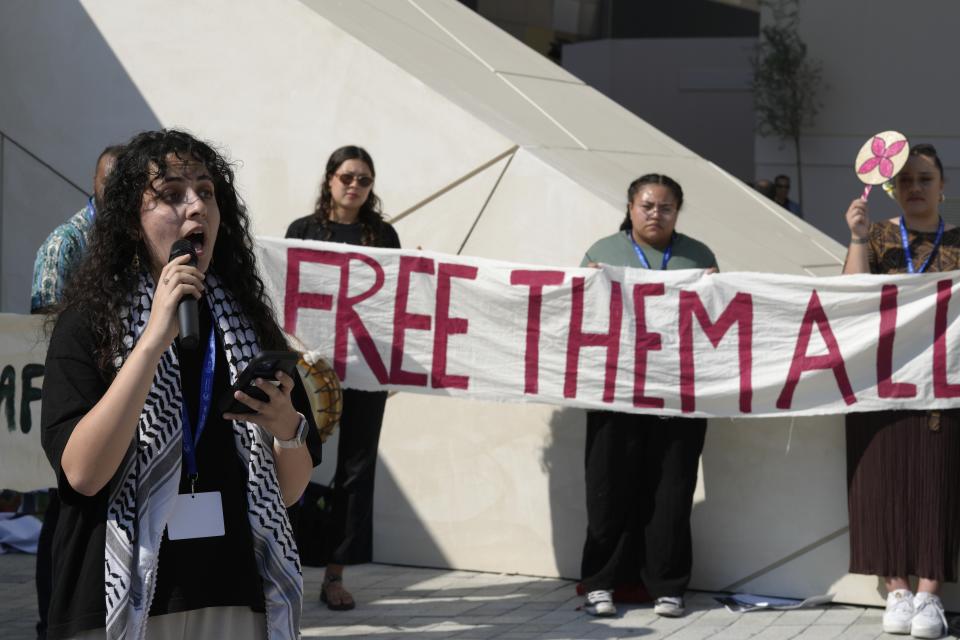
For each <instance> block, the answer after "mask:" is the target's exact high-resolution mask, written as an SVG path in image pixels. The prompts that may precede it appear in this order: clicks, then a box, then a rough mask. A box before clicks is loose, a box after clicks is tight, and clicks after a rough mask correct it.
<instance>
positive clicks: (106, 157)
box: [30, 146, 121, 313]
mask: <svg viewBox="0 0 960 640" xmlns="http://www.w3.org/2000/svg"><path fill="white" fill-rule="evenodd" d="M120 150H121V147H119V146H110V147H107V148H106V149H104V150H103V151H102V152H100V156H99V157H98V158H97V170H96V173H95V174H94V176H93V193H94V195H93V197H91V198H90V199H89V200H88V201H87V206H85V207H84V208H83V209H81V210H80V211H78V212H77V213H75V214H74V215H73V216H72V217H71V218H70V219H69V220H67V221H66V222H64V223H63V224H61V225H60V226H59V227H57V228H56V229H54V230H53V232H51V233H50V235H49V236H47V239H46V240H45V241H44V243H43V244H42V245H40V248H39V249H37V258H36V261H35V262H34V263H33V287H32V288H31V291H30V313H43V312H44V311H46V310H47V309H50V308H52V307H53V306H55V305H56V304H57V303H58V302H59V301H60V297H61V296H62V295H63V288H64V285H65V284H66V281H67V278H69V277H70V274H72V273H73V272H74V271H75V270H76V268H77V265H78V264H80V259H81V258H82V257H83V250H84V248H85V247H86V245H87V234H88V233H89V232H90V229H91V227H93V217H94V216H95V215H96V212H97V206H96V203H97V201H102V200H103V189H104V187H105V185H106V183H107V176H108V175H109V174H110V170H111V169H113V164H114V162H115V161H116V159H117V156H118V155H119V154H120Z"/></svg>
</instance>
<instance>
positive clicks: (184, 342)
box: [167, 239, 200, 349]
mask: <svg viewBox="0 0 960 640" xmlns="http://www.w3.org/2000/svg"><path fill="white" fill-rule="evenodd" d="M185 255H189V256H190V261H189V262H188V263H187V264H189V265H190V266H192V267H195V266H197V252H196V251H194V249H193V244H192V243H191V242H190V241H189V240H185V239H180V240H177V241H176V242H174V243H173V246H172V247H170V260H168V261H167V262H170V261H172V260H174V259H175V258H179V257H180V256H185ZM177 320H179V322H180V346H181V347H183V348H184V349H196V348H197V345H198V344H199V343H200V315H199V312H198V311H197V299H196V298H194V297H193V296H190V295H186V296H183V297H182V298H180V304H179V305H177Z"/></svg>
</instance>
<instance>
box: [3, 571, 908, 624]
mask: <svg viewBox="0 0 960 640" xmlns="http://www.w3.org/2000/svg"><path fill="white" fill-rule="evenodd" d="M33 571H34V556H28V555H19V554H9V555H2V556H0V638H2V639H3V640H32V638H34V637H35V636H34V632H33V625H34V622H35V618H36V599H35V595H34V583H33ZM322 572H323V570H322V569H316V568H312V567H307V568H305V571H304V581H305V584H306V593H307V598H306V604H305V605H304V612H303V625H302V628H303V636H304V638H315V637H321V638H344V639H350V640H356V639H359V638H373V639H376V640H388V639H389V640H395V639H398V638H404V639H407V640H409V639H411V638H427V639H437V640H440V639H443V638H473V639H476V640H481V639H488V638H496V639H498V640H568V639H569V640H573V639H581V638H582V639H586V638H590V639H593V638H611V639H612V638H638V639H642V640H660V639H661V638H669V639H670V640H701V639H702V638H715V639H717V640H742V639H745V638H757V639H763V640H786V639H787V638H794V639H797V640H829V639H831V638H838V639H839V638H843V639H849V640H854V639H855V640H874V639H876V638H889V639H896V638H903V636H889V635H885V634H883V633H881V632H880V616H881V613H882V612H881V610H879V609H865V608H862V607H847V606H840V605H834V606H830V607H827V608H822V609H815V610H806V611H788V612H782V613H781V612H776V611H763V612H753V613H747V614H734V613H730V612H728V611H727V610H726V609H724V608H723V607H721V606H720V605H718V604H717V603H716V602H715V601H714V600H713V598H712V597H711V596H710V595H709V594H705V593H693V594H688V597H687V608H688V614H687V615H686V616H685V617H683V618H679V619H672V620H671V619H667V618H658V617H657V616H655V615H654V614H653V611H652V610H651V608H650V607H649V606H621V607H620V615H618V616H617V617H615V618H607V619H597V618H592V617H591V616H589V615H587V614H585V613H583V612H581V611H579V610H578V609H577V607H578V606H579V604H580V598H578V597H576V596H575V594H574V586H573V583H571V582H569V581H567V580H556V579H547V578H532V577H527V576H517V575H503V574H491V573H473V572H468V571H444V570H439V569H420V568H412V567H398V566H390V565H380V564H368V565H362V566H359V567H349V568H348V569H347V573H346V584H347V586H348V588H350V589H351V590H352V592H353V593H354V595H355V596H356V598H357V600H358V602H359V603H360V604H359V605H358V606H357V608H356V609H354V610H353V611H345V612H333V611H329V610H328V609H326V607H324V606H322V605H320V604H319V603H318V601H317V594H318V592H319V588H320V581H321V579H322V577H323V574H322Z"/></svg>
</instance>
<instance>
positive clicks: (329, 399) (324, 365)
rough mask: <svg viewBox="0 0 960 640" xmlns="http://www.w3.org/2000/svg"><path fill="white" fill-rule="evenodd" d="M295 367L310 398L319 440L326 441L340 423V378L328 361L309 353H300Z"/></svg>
mask: <svg viewBox="0 0 960 640" xmlns="http://www.w3.org/2000/svg"><path fill="white" fill-rule="evenodd" d="M308 360H313V362H308ZM297 369H298V370H299V372H300V378H301V379H302V380H303V386H304V388H306V391H307V398H309V399H310V410H311V411H313V417H314V419H315V421H316V423H317V431H319V433H320V441H321V442H326V440H327V438H329V437H330V436H331V435H333V432H334V431H335V430H336V428H337V425H338V424H339V423H340V414H341V413H343V391H342V390H341V388H340V379H339V378H337V374H336V373H334V371H333V368H331V367H330V363H328V362H327V361H326V360H324V359H323V358H320V357H318V356H314V355H312V354H310V353H303V354H301V355H300V361H299V362H297Z"/></svg>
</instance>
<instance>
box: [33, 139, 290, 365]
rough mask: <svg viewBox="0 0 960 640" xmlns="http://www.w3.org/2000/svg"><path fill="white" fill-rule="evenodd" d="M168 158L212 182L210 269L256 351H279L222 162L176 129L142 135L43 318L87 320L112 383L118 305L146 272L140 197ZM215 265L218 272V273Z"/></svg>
mask: <svg viewBox="0 0 960 640" xmlns="http://www.w3.org/2000/svg"><path fill="white" fill-rule="evenodd" d="M171 154H172V155H174V156H175V157H176V158H178V159H181V160H197V161H199V162H201V163H203V164H204V165H205V167H206V168H207V170H208V171H209V172H210V177H211V178H212V180H213V184H214V192H215V196H216V201H217V206H218V207H219V209H220V228H219V231H218V232H217V239H216V244H215V245H214V249H213V257H212V259H211V262H210V265H211V269H213V270H214V271H215V272H216V274H217V276H218V277H219V279H220V281H221V282H222V283H223V285H224V286H225V287H226V288H227V289H228V290H229V291H230V292H231V293H232V294H233V296H234V297H235V298H236V300H237V303H238V304H239V306H240V308H241V309H243V312H244V314H245V315H246V317H247V318H248V319H249V321H250V322H251V323H252V325H253V328H254V331H256V334H257V337H258V339H259V341H260V346H261V347H262V348H264V349H285V348H287V342H286V339H285V338H284V335H283V332H282V331H281V330H280V327H279V326H278V325H277V321H276V319H275V316H274V314H273V309H272V306H271V304H270V301H269V299H268V298H267V296H266V293H265V291H264V285H263V281H262V280H261V279H260V276H259V274H258V272H257V266H256V260H255V257H254V253H253V238H252V236H251V235H250V218H249V216H248V215H247V211H246V207H245V206H244V205H243V202H242V201H241V200H240V197H239V196H238V195H237V191H236V189H235V187H234V175H233V168H232V167H231V165H230V163H229V162H228V161H227V160H226V159H225V158H224V157H223V156H222V155H221V154H220V153H218V152H217V151H216V150H215V149H214V148H213V147H211V146H210V145H209V144H207V143H205V142H203V141H201V140H198V139H196V138H195V137H193V136H192V135H190V134H188V133H185V132H183V131H177V130H173V129H164V130H161V131H146V132H143V133H139V134H137V135H136V136H134V137H133V138H132V139H131V140H130V141H129V142H128V143H127V144H126V145H124V147H123V151H122V152H121V153H120V155H119V156H118V157H117V161H116V166H115V167H114V169H113V171H112V172H111V173H110V177H109V178H108V179H107V185H106V189H105V193H104V199H103V200H104V202H103V207H102V209H100V210H98V211H97V215H96V217H95V218H94V223H93V228H92V230H91V234H90V238H89V241H88V243H87V249H86V253H85V255H84V258H83V261H82V263H81V265H80V267H79V269H78V271H77V273H76V274H75V275H74V276H73V277H72V278H70V281H69V283H68V284H67V288H66V291H65V292H64V298H63V301H62V303H61V304H60V305H58V306H57V307H56V308H55V309H54V315H53V316H51V319H52V321H53V322H55V320H56V317H57V316H58V315H59V313H60V312H62V311H63V310H64V309H66V308H68V307H75V308H77V309H78V310H79V311H80V312H81V313H83V314H84V316H86V317H87V318H88V319H89V321H90V327H91V329H92V331H93V334H94V345H95V351H96V353H95V355H96V359H97V364H98V366H99V368H100V370H101V371H102V372H103V373H104V375H105V377H107V379H111V378H112V377H113V375H114V373H115V365H114V360H115V358H116V356H118V355H120V354H121V353H122V351H123V345H122V338H123V332H124V328H123V314H124V310H125V307H127V305H128V304H129V301H130V296H131V294H132V293H133V292H134V291H136V289H137V286H138V281H139V276H140V273H141V272H144V271H148V270H149V268H150V264H151V260H150V253H149V250H148V249H147V246H146V244H145V242H144V239H143V234H142V230H141V226H140V209H141V203H142V199H143V195H144V193H146V192H147V191H148V190H151V191H152V190H153V187H152V183H153V180H155V179H156V178H157V177H161V178H162V177H163V176H165V175H166V172H167V169H168V166H167V161H168V160H167V159H168V156H170V155H171ZM217 265H221V266H222V267H223V268H221V269H219V270H218V269H216V267H217ZM224 265H226V266H224Z"/></svg>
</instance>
